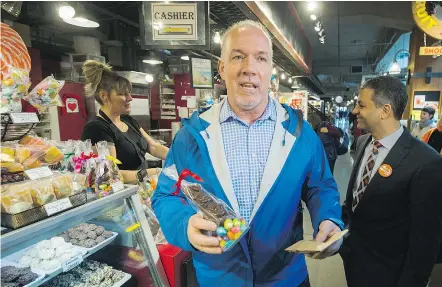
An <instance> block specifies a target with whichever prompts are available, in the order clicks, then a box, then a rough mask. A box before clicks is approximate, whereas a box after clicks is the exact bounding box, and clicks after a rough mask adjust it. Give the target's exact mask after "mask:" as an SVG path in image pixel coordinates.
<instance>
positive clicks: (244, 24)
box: [221, 20, 273, 63]
mask: <svg viewBox="0 0 442 287" xmlns="http://www.w3.org/2000/svg"><path fill="white" fill-rule="evenodd" d="M242 27H255V28H258V29H260V30H261V31H263V32H264V35H265V36H266V38H267V40H268V41H269V46H270V55H269V56H270V63H272V61H273V45H272V37H270V34H269V32H267V29H266V28H265V27H264V26H263V25H262V24H261V23H259V22H256V21H252V20H243V21H240V22H237V23H235V24H233V25H232V26H230V27H229V28H228V29H227V30H226V32H224V34H223V36H222V39H221V60H224V59H225V58H224V57H225V56H226V55H225V53H226V51H225V50H224V47H225V46H226V43H227V39H228V37H229V34H230V33H231V32H232V31H233V30H235V29H238V28H242Z"/></svg>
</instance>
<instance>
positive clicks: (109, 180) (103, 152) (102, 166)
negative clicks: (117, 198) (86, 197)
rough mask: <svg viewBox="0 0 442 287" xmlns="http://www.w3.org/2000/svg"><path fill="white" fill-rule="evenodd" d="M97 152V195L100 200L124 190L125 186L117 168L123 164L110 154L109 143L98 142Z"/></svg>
mask: <svg viewBox="0 0 442 287" xmlns="http://www.w3.org/2000/svg"><path fill="white" fill-rule="evenodd" d="M97 151H98V160H97V169H96V175H95V193H96V194H97V196H98V197H99V198H100V197H104V196H108V195H110V194H112V193H114V192H118V191H120V190H122V189H123V188H124V185H123V181H122V178H121V175H120V170H119V169H118V166H117V164H121V162H120V161H119V160H118V159H116V158H114V157H112V156H111V155H110V154H109V147H108V144H107V142H105V141H102V142H98V143H97Z"/></svg>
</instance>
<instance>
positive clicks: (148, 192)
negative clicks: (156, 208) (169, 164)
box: [137, 169, 161, 204]
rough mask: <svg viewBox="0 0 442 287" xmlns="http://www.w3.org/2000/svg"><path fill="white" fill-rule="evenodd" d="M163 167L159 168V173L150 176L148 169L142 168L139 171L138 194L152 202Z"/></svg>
mask: <svg viewBox="0 0 442 287" xmlns="http://www.w3.org/2000/svg"><path fill="white" fill-rule="evenodd" d="M160 172H161V169H158V173H157V174H155V175H152V176H149V175H148V173H147V170H145V169H142V170H140V171H139V172H138V173H137V178H138V185H139V186H140V190H139V192H138V194H139V195H140V196H141V198H142V199H143V200H145V201H146V202H147V203H148V204H150V198H151V197H152V195H153V193H154V192H155V189H156V188H157V183H158V177H159V175H160Z"/></svg>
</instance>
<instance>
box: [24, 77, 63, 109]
mask: <svg viewBox="0 0 442 287" xmlns="http://www.w3.org/2000/svg"><path fill="white" fill-rule="evenodd" d="M63 86H64V81H57V80H56V79H55V78H54V76H52V75H51V76H48V77H46V78H45V79H44V80H43V81H41V82H40V83H39V84H38V85H37V86H35V88H34V89H32V91H31V92H30V93H29V94H28V95H27V97H26V100H27V101H28V102H29V103H30V104H31V105H32V106H34V107H35V108H36V109H38V110H39V111H40V112H44V111H46V110H47V109H48V108H49V107H54V106H58V107H62V106H63V103H62V101H61V98H60V95H59V92H60V90H61V88H63Z"/></svg>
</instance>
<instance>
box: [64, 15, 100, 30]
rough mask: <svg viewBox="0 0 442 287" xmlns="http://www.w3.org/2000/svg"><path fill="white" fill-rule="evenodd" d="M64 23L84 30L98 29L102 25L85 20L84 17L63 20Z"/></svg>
mask: <svg viewBox="0 0 442 287" xmlns="http://www.w3.org/2000/svg"><path fill="white" fill-rule="evenodd" d="M63 21H64V22H66V23H68V24H71V25H74V26H78V27H83V28H98V27H100V24H98V23H97V22H95V21H92V20H89V19H86V18H83V17H74V18H63Z"/></svg>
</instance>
